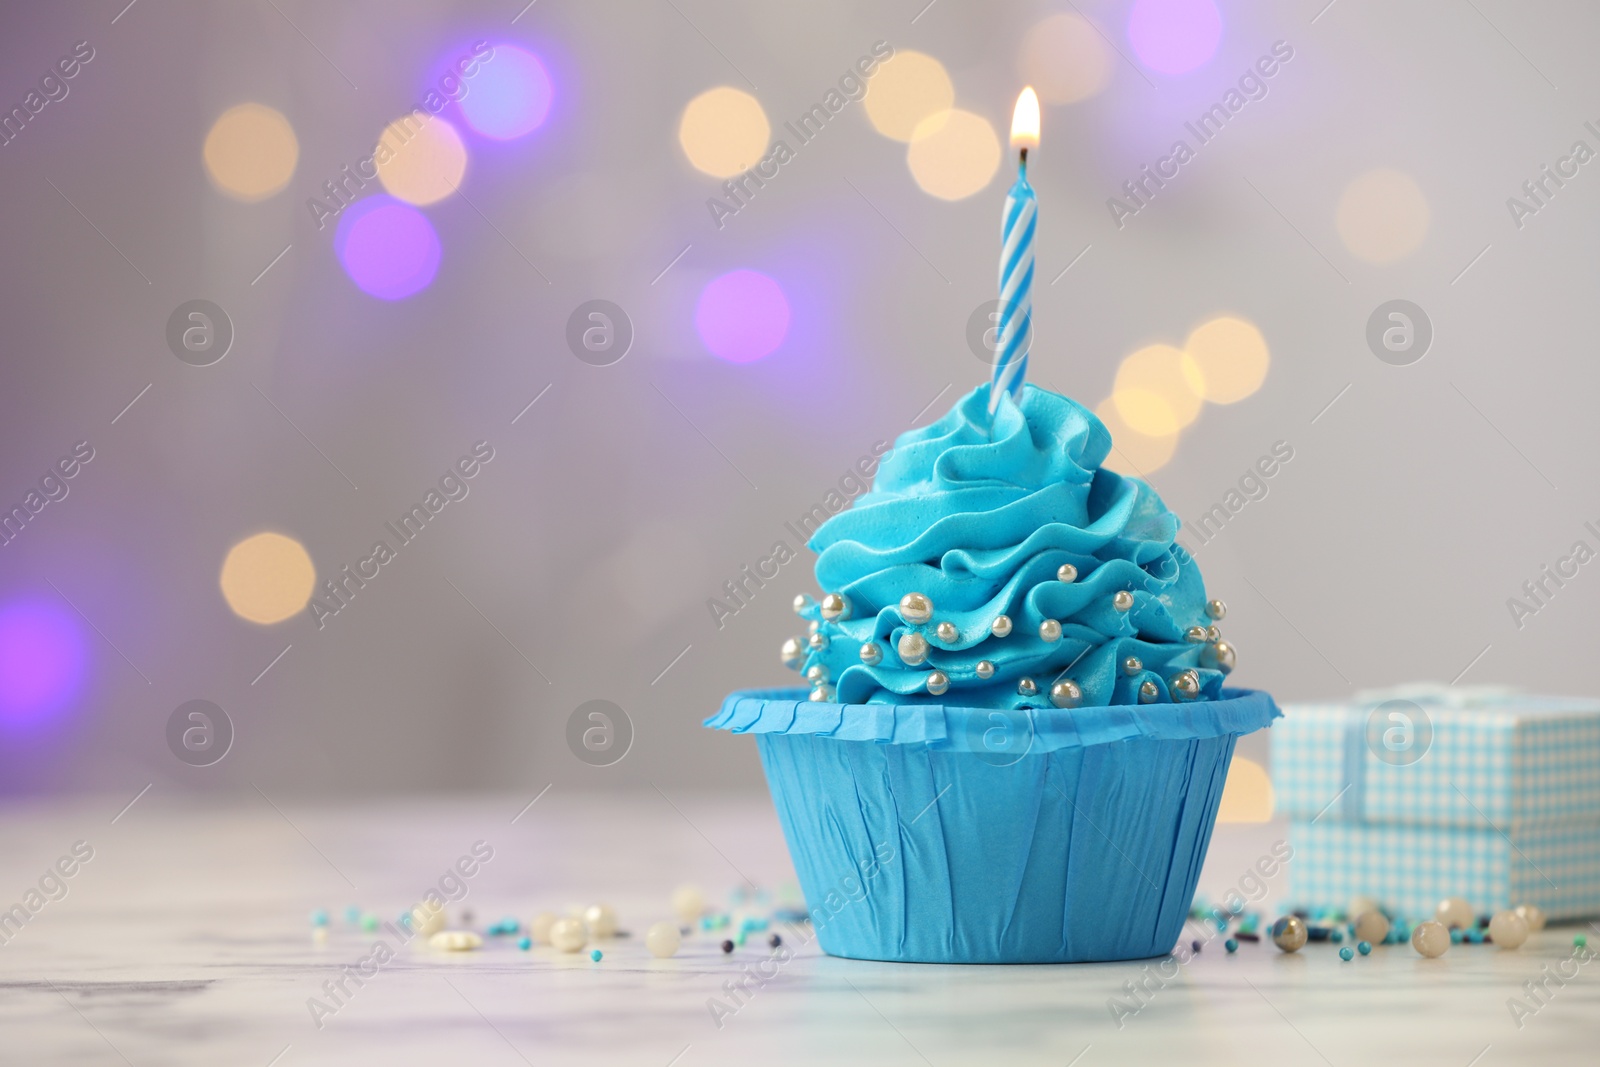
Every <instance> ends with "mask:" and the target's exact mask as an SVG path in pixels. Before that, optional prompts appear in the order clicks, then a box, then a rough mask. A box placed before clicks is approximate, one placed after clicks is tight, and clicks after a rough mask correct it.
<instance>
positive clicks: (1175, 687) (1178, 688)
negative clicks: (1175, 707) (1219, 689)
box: [1167, 671, 1200, 699]
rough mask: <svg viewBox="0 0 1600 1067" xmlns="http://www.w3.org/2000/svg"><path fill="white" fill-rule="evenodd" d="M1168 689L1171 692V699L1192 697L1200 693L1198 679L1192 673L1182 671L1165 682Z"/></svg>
mask: <svg viewBox="0 0 1600 1067" xmlns="http://www.w3.org/2000/svg"><path fill="white" fill-rule="evenodd" d="M1167 685H1168V687H1169V688H1170V689H1171V690H1172V695H1173V698H1174V699H1176V698H1178V697H1194V696H1197V695H1199V693H1200V677H1199V676H1198V675H1197V674H1195V673H1194V671H1184V672H1183V673H1182V674H1175V675H1173V676H1172V677H1171V678H1169V679H1168V680H1167Z"/></svg>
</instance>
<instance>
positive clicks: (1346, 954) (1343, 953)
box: [1339, 945, 1356, 963]
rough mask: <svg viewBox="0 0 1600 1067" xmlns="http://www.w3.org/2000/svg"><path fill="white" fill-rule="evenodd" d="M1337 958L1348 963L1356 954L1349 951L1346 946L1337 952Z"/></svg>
mask: <svg viewBox="0 0 1600 1067" xmlns="http://www.w3.org/2000/svg"><path fill="white" fill-rule="evenodd" d="M1339 958H1340V959H1341V960H1344V961H1345V962H1346V963H1349V962H1350V961H1351V960H1353V959H1355V958H1356V954H1355V953H1354V952H1351V951H1350V946H1349V945H1346V946H1345V947H1344V948H1341V949H1340V950H1339Z"/></svg>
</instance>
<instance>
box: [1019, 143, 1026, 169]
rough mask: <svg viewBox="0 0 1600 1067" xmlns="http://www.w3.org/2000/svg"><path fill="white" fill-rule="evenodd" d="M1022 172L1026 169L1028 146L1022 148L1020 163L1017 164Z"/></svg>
mask: <svg viewBox="0 0 1600 1067" xmlns="http://www.w3.org/2000/svg"><path fill="white" fill-rule="evenodd" d="M1018 166H1020V167H1021V168H1022V169H1023V170H1027V169H1028V146H1027V145H1023V146H1022V161H1021V162H1020V163H1019V164H1018Z"/></svg>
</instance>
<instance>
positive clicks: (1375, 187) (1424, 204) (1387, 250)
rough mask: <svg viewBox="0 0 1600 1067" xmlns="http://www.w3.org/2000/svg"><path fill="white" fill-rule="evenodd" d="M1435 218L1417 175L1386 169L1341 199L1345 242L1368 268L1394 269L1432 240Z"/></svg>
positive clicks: (1355, 183) (1360, 180) (1362, 179)
mask: <svg viewBox="0 0 1600 1067" xmlns="http://www.w3.org/2000/svg"><path fill="white" fill-rule="evenodd" d="M1432 217H1433V213H1432V211H1431V210H1430V209H1429V208H1428V198H1427V197H1426V196H1423V195H1422V190H1421V188H1419V187H1418V185H1417V183H1416V181H1415V180H1414V179H1413V178H1412V177H1411V175H1409V174H1406V173H1405V172H1403V171H1398V170H1388V169H1384V168H1380V169H1378V170H1369V171H1367V172H1366V173H1365V174H1362V175H1358V176H1357V177H1356V178H1355V179H1353V180H1352V181H1351V182H1350V184H1349V185H1347V186H1345V187H1344V192H1343V193H1342V194H1340V196H1339V214H1338V223H1339V239H1340V240H1341V241H1343V242H1344V246H1345V247H1346V248H1348V249H1349V250H1350V254H1351V255H1353V256H1355V257H1356V258H1357V259H1363V260H1366V261H1367V262H1368V263H1393V262H1394V261H1395V260H1397V259H1404V258H1405V257H1406V256H1409V255H1410V254H1411V253H1412V252H1415V251H1416V250H1417V249H1418V248H1419V247H1421V245H1422V241H1423V239H1424V238H1425V237H1427V236H1428V223H1429V221H1430V220H1431V219H1432Z"/></svg>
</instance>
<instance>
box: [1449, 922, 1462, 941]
mask: <svg viewBox="0 0 1600 1067" xmlns="http://www.w3.org/2000/svg"><path fill="white" fill-rule="evenodd" d="M1461 938H1462V934H1461V927H1459V926H1452V927H1451V928H1450V943H1451V944H1452V945H1459V944H1461Z"/></svg>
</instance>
